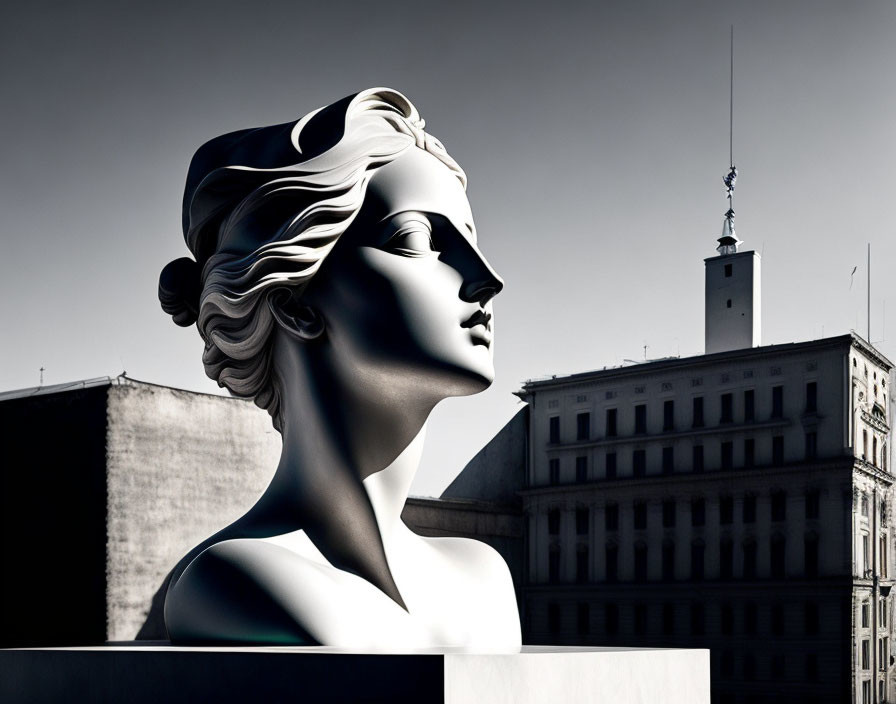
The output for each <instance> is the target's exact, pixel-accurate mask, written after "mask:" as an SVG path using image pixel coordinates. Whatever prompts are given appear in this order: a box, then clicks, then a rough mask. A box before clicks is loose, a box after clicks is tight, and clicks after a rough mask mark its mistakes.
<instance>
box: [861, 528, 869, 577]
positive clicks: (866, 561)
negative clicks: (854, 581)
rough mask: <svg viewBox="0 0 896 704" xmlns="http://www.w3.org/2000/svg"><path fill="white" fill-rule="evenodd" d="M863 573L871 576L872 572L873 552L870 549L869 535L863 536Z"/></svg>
mask: <svg viewBox="0 0 896 704" xmlns="http://www.w3.org/2000/svg"><path fill="white" fill-rule="evenodd" d="M862 563H863V564H862V572H863V573H864V575H863V576H869V573H870V571H871V551H870V550H869V549H868V534H867V533H865V534H863V535H862Z"/></svg>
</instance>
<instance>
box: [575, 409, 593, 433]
mask: <svg viewBox="0 0 896 704" xmlns="http://www.w3.org/2000/svg"><path fill="white" fill-rule="evenodd" d="M590 438H591V414H590V413H578V414H576V440H589V439H590Z"/></svg>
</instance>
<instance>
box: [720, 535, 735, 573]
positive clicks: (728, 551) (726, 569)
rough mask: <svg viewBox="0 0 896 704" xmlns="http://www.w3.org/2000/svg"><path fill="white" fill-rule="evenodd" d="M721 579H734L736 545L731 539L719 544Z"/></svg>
mask: <svg viewBox="0 0 896 704" xmlns="http://www.w3.org/2000/svg"><path fill="white" fill-rule="evenodd" d="M719 577H720V578H721V579H731V578H733V577H734V543H732V542H731V540H730V539H729V538H725V539H723V540H722V542H720V543H719Z"/></svg>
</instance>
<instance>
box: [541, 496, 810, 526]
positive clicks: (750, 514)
mask: <svg viewBox="0 0 896 704" xmlns="http://www.w3.org/2000/svg"><path fill="white" fill-rule="evenodd" d="M769 497H770V503H771V519H772V521H775V522H778V521H786V520H787V492H785V491H783V490H781V491H773V492H771V494H770V495H769ZM756 498H757V497H756V495H755V494H747V495H746V496H744V497H743V501H742V503H741V521H742V522H743V523H755V522H756ZM678 503H680V502H678V501H676V500H675V499H671V498H670V499H664V500H663V502H662V506H663V509H662V521H663V528H674V527H675V525H676V521H677V520H678V515H677V514H678V508H677V506H678ZM718 507H719V525H723V526H724V525H731V524H733V523H734V497H733V496H721V497H719V503H718ZM820 508H821V494H820V493H819V491H818V489H810V490H809V491H807V492H806V494H805V501H804V511H805V517H806V519H808V520H816V519H818V517H819V512H820ZM632 509H633V510H632V513H633V517H632V523H633V526H634V528H635V530H646V528H647V503H646V502H645V501H643V500H635V501H634V502H633V503H632ZM690 509H691V510H690V521H691V525H692V526H694V527H701V526H704V525H706V499H704V498H702V497H696V498H693V499H691V500H690ZM560 516H561V512H560V509H558V508H553V509H551V510H550V511H548V533H549V534H550V535H558V534H559V533H560ZM575 516H576V518H575V521H576V534H577V535H587V534H588V532H589V527H590V520H591V509H589V508H587V507H585V506H580V507H579V508H577V509H576V512H575ZM604 528H605V529H606V530H607V531H617V530H619V504H617V503H608V504H606V505H605V506H604Z"/></svg>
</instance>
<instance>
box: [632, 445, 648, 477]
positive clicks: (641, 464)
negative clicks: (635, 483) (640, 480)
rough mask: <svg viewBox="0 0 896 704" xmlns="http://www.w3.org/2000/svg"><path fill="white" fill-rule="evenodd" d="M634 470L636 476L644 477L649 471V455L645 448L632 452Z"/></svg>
mask: <svg viewBox="0 0 896 704" xmlns="http://www.w3.org/2000/svg"><path fill="white" fill-rule="evenodd" d="M632 472H633V473H634V475H635V476H636V477H643V476H644V475H645V474H646V473H647V455H646V453H645V451H644V450H635V451H634V452H633V453H632Z"/></svg>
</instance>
